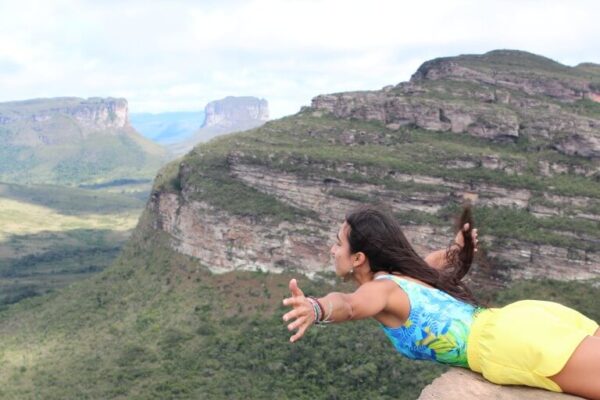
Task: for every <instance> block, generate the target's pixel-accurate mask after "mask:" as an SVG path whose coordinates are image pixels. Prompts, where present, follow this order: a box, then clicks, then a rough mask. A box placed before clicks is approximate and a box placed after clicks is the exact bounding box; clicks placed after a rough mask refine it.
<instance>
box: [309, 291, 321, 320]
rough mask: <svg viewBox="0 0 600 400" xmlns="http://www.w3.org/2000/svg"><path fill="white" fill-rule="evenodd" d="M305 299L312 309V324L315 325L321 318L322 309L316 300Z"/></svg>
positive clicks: (312, 298)
mask: <svg viewBox="0 0 600 400" xmlns="http://www.w3.org/2000/svg"><path fill="white" fill-rule="evenodd" d="M306 299H307V300H308V301H309V302H310V304H311V305H312V307H313V311H314V313H315V320H314V323H315V324H316V323H317V321H320V320H321V318H322V317H323V309H322V308H321V305H320V304H319V302H318V300H317V299H315V298H314V297H312V296H309V297H307V298H306Z"/></svg>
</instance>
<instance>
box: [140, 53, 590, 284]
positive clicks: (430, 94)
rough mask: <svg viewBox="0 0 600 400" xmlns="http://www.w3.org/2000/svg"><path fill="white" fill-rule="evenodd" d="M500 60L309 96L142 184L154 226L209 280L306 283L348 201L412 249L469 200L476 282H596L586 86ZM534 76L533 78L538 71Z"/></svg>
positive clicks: (322, 266)
mask: <svg viewBox="0 0 600 400" xmlns="http://www.w3.org/2000/svg"><path fill="white" fill-rule="evenodd" d="M490 54H491V55H490ZM510 54H512V53H511V52H499V53H497V54H496V53H494V52H492V53H489V54H488V55H484V56H473V57H467V60H471V58H473V59H475V60H476V61H477V63H479V64H477V63H475V62H474V61H469V63H471V64H473V65H476V66H477V68H475V66H472V65H471V64H468V63H467V64H468V66H469V68H467V66H464V65H463V64H465V63H466V61H464V60H463V59H461V58H458V59H455V60H446V59H442V60H436V61H433V62H428V63H425V64H424V65H423V66H422V67H421V68H420V69H419V71H418V72H417V73H416V74H415V76H414V77H413V79H412V80H411V82H409V83H402V84H399V85H397V86H395V87H387V88H384V89H383V90H381V91H372V92H360V93H356V92H352V93H341V94H335V95H322V96H318V97H316V98H315V99H314V100H313V103H312V107H307V108H304V109H303V110H302V111H301V112H300V113H298V114H296V115H294V116H291V117H287V118H283V119H281V120H277V121H271V122H269V123H267V124H266V125H264V126H263V127H261V128H259V129H256V130H253V131H249V132H246V133H244V134H240V135H233V136H230V137H227V138H221V139H219V140H215V141H213V142H211V143H209V144H206V145H202V146H199V147H197V148H195V149H194V151H192V152H190V153H189V154H188V155H186V157H184V158H183V160H182V161H181V162H178V163H176V164H172V165H170V166H169V167H168V168H167V169H165V170H164V171H163V172H162V173H161V175H160V176H159V178H158V179H157V183H156V186H155V189H154V191H153V195H152V198H151V201H150V202H149V205H148V207H149V208H150V210H152V212H153V213H154V215H156V220H155V224H154V227H155V228H156V229H160V230H163V231H165V232H167V233H169V234H170V237H171V245H172V247H173V249H176V250H177V251H178V252H181V253H184V254H187V255H191V256H193V257H195V258H197V259H198V260H199V261H200V262H201V263H202V264H205V265H207V266H208V267H209V268H210V269H211V270H213V271H215V272H223V271H229V270H235V269H248V270H256V269H261V270H269V271H282V270H289V269H295V270H299V271H302V272H304V273H307V274H309V275H314V274H318V273H320V272H322V271H327V270H330V268H331V267H330V265H329V253H328V250H329V246H330V244H331V242H332V240H333V237H334V235H335V232H336V230H337V228H338V225H339V223H341V221H342V220H343V216H344V214H345V213H346V212H347V211H348V210H349V209H350V208H352V207H355V206H357V205H359V204H361V203H365V202H384V203H385V204H387V206H389V207H390V208H391V210H392V211H393V212H394V213H395V214H396V215H397V216H398V218H399V219H400V220H401V221H402V223H403V225H404V226H405V229H406V234H407V236H408V237H409V239H410V240H411V241H412V243H414V245H415V247H416V248H417V250H418V251H419V252H420V253H421V254H423V255H425V254H426V253H427V252H429V251H432V250H435V249H439V248H444V247H445V246H446V245H447V244H448V242H449V240H450V239H451V238H452V236H453V232H452V231H451V229H450V225H451V223H450V217H451V216H452V215H453V214H454V213H456V211H457V207H458V205H459V204H460V203H462V202H464V201H466V200H468V201H471V202H472V203H473V204H474V205H475V209H476V218H478V223H479V225H480V226H479V228H480V231H481V232H482V237H483V238H484V242H485V243H484V244H483V250H484V251H485V252H486V253H487V256H488V258H489V259H491V260H492V261H493V262H492V265H494V267H493V268H489V267H484V266H483V264H481V265H479V266H477V267H476V268H475V270H474V274H473V277H474V278H475V280H478V281H480V282H485V283H486V284H490V285H502V284H504V283H506V282H509V281H511V280H514V279H520V278H554V279H567V280H568V279H586V278H592V277H596V276H598V275H600V230H599V229H598V228H599V221H600V185H599V184H598V176H599V174H600V162H599V159H598V157H597V156H596V155H597V154H596V153H597V150H596V148H595V147H594V146H595V145H594V143H595V140H596V139H597V138H598V137H599V135H600V132H599V130H598V126H600V125H599V123H600V112H599V111H600V108H596V103H593V102H591V100H589V99H590V98H591V97H590V96H592V94H593V93H595V92H593V90H595V89H594V88H595V86H594V84H595V83H594V82H596V81H595V80H594V79H595V78H594V79H592V80H587V81H586V80H585V79H584V78H581V77H579V75H577V74H578V73H579V72H577V73H575V75H574V76H575V78H573V79H572V80H569V79H567V80H566V82H563V81H562V80H561V79H563V78H564V76H562V75H560V74H558V73H556V71H554V69H552V68H556V69H557V70H558V71H559V72H561V73H563V72H564V71H563V70H565V69H566V71H567V72H569V73H571V72H572V69H570V68H569V67H560V68H559V67H557V66H556V65H555V63H554V64H552V63H551V62H550V61H547V60H546V59H543V58H541V57H538V56H534V55H527V54H522V53H521V52H517V53H516V57H515V58H514V59H513V64H510V63H508V62H506V61H504V63H500V62H499V61H494V60H496V59H497V58H498V57H500V59H502V60H504V58H503V57H506V55H510ZM477 57H479V58H477ZM486 57H488V58H490V57H491V58H490V59H488V58H486ZM532 60H533V61H535V62H533V61H532ZM547 63H550V66H551V67H552V68H550V67H548V65H547ZM467 64H465V65H467ZM496 64H498V65H496ZM540 65H541V66H540ZM542 67H543V68H542ZM510 68H514V70H515V76H514V77H513V76H512V75H511V74H510V73H509V71H510V70H511V69H510ZM544 68H550V69H551V72H552V73H554V74H555V75H552V78H548V79H549V80H548V81H544V80H543V79H541V78H539V79H538V78H537V76H538V75H543V74H544V73H545V71H546V70H545V69H544ZM576 69H577V70H578V71H579V67H578V68H576ZM488 70H492V71H497V72H494V73H490V72H489V71H488ZM486 71H488V72H486ZM507 71H508V72H507ZM486 73H487V74H488V75H486ZM490 74H491V75H490ZM490 76H492V77H495V79H496V81H494V82H491V81H490V79H491V78H490ZM527 76H529V77H530V78H529V79H530V81H527V80H526V77H527ZM509 78H510V79H512V82H514V83H513V84H510V85H509V84H507V83H505V81H506V80H508V79H509ZM565 79H566V78H565ZM548 82H554V83H548ZM544 90H545V92H544ZM575 93H579V94H578V95H579V99H580V100H575V97H574V96H575ZM436 96H438V97H436ZM578 101H585V102H586V103H585V107H588V108H585V109H580V108H578V107H580V104H579V103H577V102H578ZM569 107H572V108H569ZM542 111H544V113H543V115H542V114H540V112H542ZM597 112H598V114H596V113H597ZM528 118H530V119H528ZM552 118H554V119H552ZM561 127H562V128H561ZM565 127H571V128H572V130H568V129H567V130H564V129H563V128H565ZM575 137H577V138H580V139H581V140H580V141H573V140H574V139H573V138H575ZM540 138H542V139H544V140H545V141H543V140H541V139H540ZM538 139H539V140H538ZM578 140H579V139H578ZM565 143H570V145H569V146H571V147H569V148H570V149H572V151H566V150H565V149H566V147H565V146H564V144H565Z"/></svg>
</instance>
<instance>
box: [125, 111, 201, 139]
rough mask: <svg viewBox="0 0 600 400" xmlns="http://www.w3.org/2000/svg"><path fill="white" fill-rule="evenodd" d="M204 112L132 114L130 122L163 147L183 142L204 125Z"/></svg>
mask: <svg viewBox="0 0 600 400" xmlns="http://www.w3.org/2000/svg"><path fill="white" fill-rule="evenodd" d="M204 117H205V113H204V112H203V111H192V112H183V111H182V112H165V113H156V114H151V113H131V114H130V115H129V122H130V123H131V125H132V126H133V127H134V128H135V129H136V130H137V131H138V132H140V133H141V134H142V135H144V136H145V137H147V138H148V139H152V140H154V141H155V142H157V143H159V144H162V145H169V144H173V143H177V142H182V141H184V140H186V139H188V138H189V137H190V136H192V135H193V134H194V132H196V131H197V130H198V129H200V127H201V126H202V124H203V123H204Z"/></svg>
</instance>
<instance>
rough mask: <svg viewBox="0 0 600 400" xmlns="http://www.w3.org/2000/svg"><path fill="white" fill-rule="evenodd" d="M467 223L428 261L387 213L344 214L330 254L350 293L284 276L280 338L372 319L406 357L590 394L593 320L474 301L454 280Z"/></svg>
mask: <svg viewBox="0 0 600 400" xmlns="http://www.w3.org/2000/svg"><path fill="white" fill-rule="evenodd" d="M466 215H467V216H468V213H467V214H466ZM467 219H468V217H467ZM463 222H464V221H463ZM461 225H462V224H461ZM471 227H472V223H471V224H465V225H464V229H463V230H461V232H459V234H458V235H457V242H458V245H459V246H460V247H461V249H460V251H459V252H458V253H454V256H453V254H452V253H451V252H450V253H448V256H447V257H446V256H442V257H440V253H439V252H438V253H437V255H435V256H434V257H429V258H430V259H429V260H428V261H429V263H428V262H426V261H425V260H423V259H421V258H420V257H419V256H418V255H417V253H416V252H415V251H414V249H413V248H412V247H411V245H410V244H409V243H408V241H407V240H406V238H405V236H404V234H403V233H402V230H401V229H400V226H399V224H398V222H397V221H396V220H395V219H394V218H393V217H392V216H391V215H389V214H388V213H386V212H383V211H380V210H378V209H376V208H373V207H361V208H359V209H357V210H355V211H354V212H352V213H350V214H349V215H348V216H347V217H346V220H345V221H344V223H343V224H342V225H341V227H340V229H339V232H338V235H337V239H336V243H335V244H334V245H333V246H332V248H331V254H332V255H333V256H334V260H335V269H336V274H337V275H338V276H340V277H343V278H345V279H346V278H349V279H352V280H353V281H354V282H355V283H356V284H357V286H358V289H357V290H356V291H355V292H354V293H338V292H334V293H329V294H328V295H326V296H324V297H321V298H313V297H306V296H304V294H303V293H302V290H300V288H299V287H298V284H297V282H296V280H295V279H292V280H291V281H290V291H291V293H292V297H290V298H287V299H285V300H284V301H283V304H284V305H287V306H291V307H293V310H291V311H290V312H288V313H286V314H285V315H284V316H283V319H284V321H290V323H289V325H288V329H289V330H297V332H296V333H295V334H294V335H293V336H292V337H291V338H290V341H291V342H295V341H296V340H298V339H300V338H301V337H302V336H303V335H304V333H305V332H306V330H307V329H308V328H309V327H310V326H312V325H313V324H314V323H327V322H335V323H339V322H345V321H351V320H358V319H363V318H369V317H372V318H374V319H376V320H377V321H378V322H379V323H380V325H381V327H382V329H383V330H384V332H385V333H386V335H387V336H388V338H389V339H390V340H391V342H392V344H393V345H394V347H396V349H397V350H398V351H399V352H400V353H402V354H403V355H405V356H407V357H409V358H412V359H429V360H432V361H436V362H439V363H443V364H448V365H455V366H461V367H465V368H470V369H472V370H473V371H476V372H479V373H481V374H482V375H483V376H484V377H485V378H486V379H488V380H489V381H491V382H494V383H498V384H520V385H529V386H533V387H539V388H544V389H547V390H552V391H556V392H567V393H572V394H575V395H579V396H583V397H588V398H590V399H598V400H600V329H598V328H599V327H598V324H597V323H596V322H594V321H592V320H591V319H589V318H587V317H585V316H584V315H582V314H580V313H578V312H577V311H575V310H572V309H570V308H567V307H564V306H562V305H560V304H558V303H553V302H545V301H534V300H523V301H519V302H516V303H512V304H509V305H507V306H505V307H502V308H486V307H482V306H480V305H479V304H478V302H477V300H476V299H475V298H474V297H473V295H472V294H471V292H470V290H469V289H468V287H467V286H466V285H465V284H464V283H463V282H462V281H461V279H462V277H463V276H464V275H465V274H466V272H467V271H468V269H469V267H470V264H471V260H472V252H473V245H474V244H475V245H476V243H477V235H476V232H475V230H474V229H471ZM463 236H464V239H463ZM465 253H466V254H465ZM434 261H435V262H434ZM436 263H437V264H436ZM594 377H595V378H597V379H593V378H594ZM590 378H591V379H590Z"/></svg>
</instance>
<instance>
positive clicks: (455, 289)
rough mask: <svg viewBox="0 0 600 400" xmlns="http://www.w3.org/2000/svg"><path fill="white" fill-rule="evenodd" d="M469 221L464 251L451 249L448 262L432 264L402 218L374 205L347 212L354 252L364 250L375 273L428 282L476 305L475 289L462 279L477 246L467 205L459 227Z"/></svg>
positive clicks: (349, 238) (467, 270)
mask: <svg viewBox="0 0 600 400" xmlns="http://www.w3.org/2000/svg"><path fill="white" fill-rule="evenodd" d="M467 222H468V223H469V229H468V230H467V231H463V235H464V239H465V241H464V246H463V247H462V249H461V250H460V251H452V250H451V249H448V251H447V254H446V260H447V265H445V266H444V267H443V268H441V269H436V268H433V267H431V266H430V265H429V264H427V262H425V260H423V259H422V258H421V257H420V256H419V255H418V254H417V252H416V251H415V250H414V249H413V247H412V246H411V245H410V243H409V242H408V240H407V239H406V237H405V236H404V233H403V232H402V229H401V228H400V224H399V223H398V221H397V220H396V219H395V218H394V217H393V216H392V215H391V214H389V213H388V212H386V211H383V210H381V209H380V208H378V207H374V206H361V207H359V208H357V209H355V210H354V211H351V212H350V213H349V214H348V215H346V223H347V224H348V225H349V226H350V229H349V230H348V241H349V242H350V250H351V252H352V253H357V252H363V253H364V254H365V255H366V256H367V258H368V260H369V265H370V267H371V270H372V271H373V272H380V271H384V272H387V273H390V274H393V273H397V274H402V275H406V276H410V277H412V278H415V279H418V280H420V281H422V282H425V283H427V284H429V285H431V286H433V287H435V288H438V289H440V290H443V291H444V292H446V293H448V294H450V295H451V296H453V297H455V298H457V299H459V300H462V301H465V302H467V303H470V304H473V305H480V302H479V301H478V300H477V299H476V298H475V296H474V295H473V293H472V292H471V290H470V289H469V288H468V287H467V285H466V284H465V283H464V282H463V281H462V278H463V277H464V276H465V275H466V274H467V272H469V269H470V268H471V264H472V262H473V255H474V247H473V242H472V239H471V230H472V229H473V216H472V213H471V209H470V207H468V206H465V207H464V210H463V213H462V215H461V217H460V219H459V221H458V224H457V225H458V227H462V226H464V224H465V223H467Z"/></svg>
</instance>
